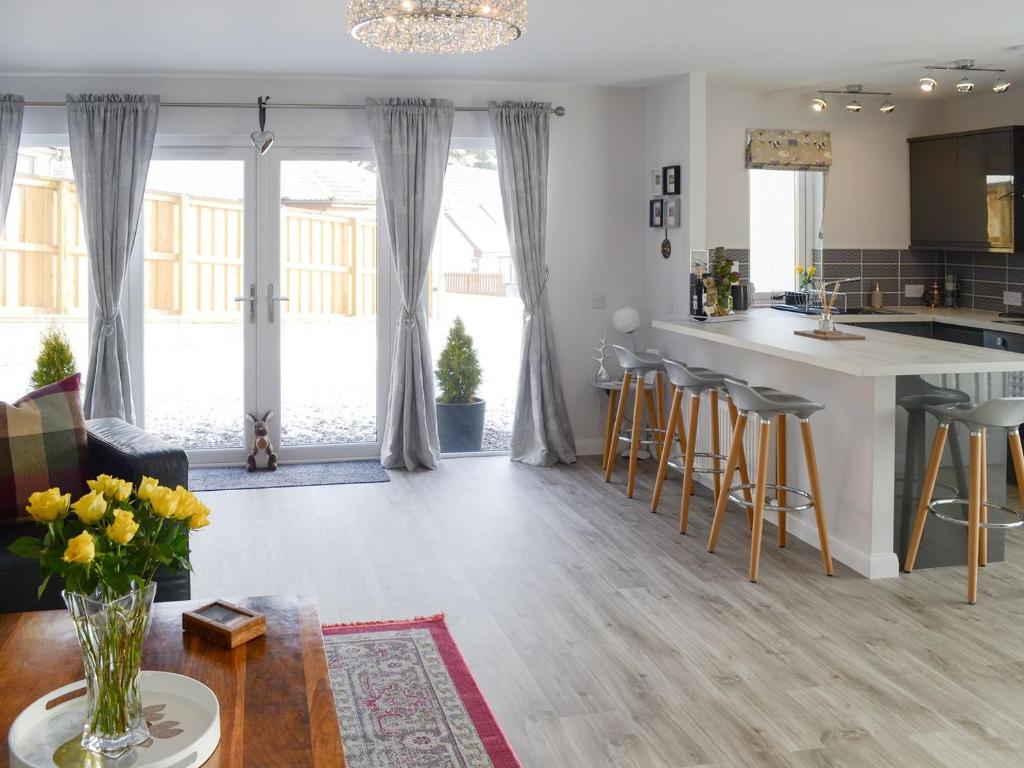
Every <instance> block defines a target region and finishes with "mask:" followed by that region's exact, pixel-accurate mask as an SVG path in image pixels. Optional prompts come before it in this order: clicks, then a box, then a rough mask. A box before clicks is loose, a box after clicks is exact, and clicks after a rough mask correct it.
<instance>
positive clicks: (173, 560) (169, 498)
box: [9, 475, 210, 600]
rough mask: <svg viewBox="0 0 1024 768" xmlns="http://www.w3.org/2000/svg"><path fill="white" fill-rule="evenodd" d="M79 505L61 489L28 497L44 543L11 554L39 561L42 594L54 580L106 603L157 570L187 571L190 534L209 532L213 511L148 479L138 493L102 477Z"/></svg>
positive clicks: (18, 546) (33, 541) (17, 545)
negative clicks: (43, 528) (41, 527)
mask: <svg viewBox="0 0 1024 768" xmlns="http://www.w3.org/2000/svg"><path fill="white" fill-rule="evenodd" d="M88 485H89V492H88V493H86V494H84V495H83V496H81V497H80V498H79V499H77V500H76V501H74V502H72V501H71V494H69V493H64V494H62V493H61V492H60V489H58V488H50V489H49V490H47V491H39V492H37V493H33V494H32V495H31V496H29V503H28V506H27V507H26V511H27V512H28V514H29V516H31V517H32V519H33V520H35V521H36V522H38V523H41V524H42V525H45V526H46V529H47V530H46V535H45V536H44V537H43V539H42V540H40V539H37V538H35V537H32V536H23V537H22V538H20V539H18V540H17V541H15V542H14V543H13V544H11V546H10V547H9V549H10V551H11V552H13V553H14V554H16V555H19V556H21V557H27V558H32V559H35V560H38V561H39V567H40V570H41V572H42V575H43V580H42V583H41V584H40V585H39V594H40V595H42V593H43V590H45V589H46V585H47V584H48V583H49V581H50V579H51V578H52V577H53V576H54V575H56V576H58V577H60V578H61V579H62V580H63V581H64V586H65V589H66V591H68V592H75V593H78V594H83V595H92V594H94V593H96V592H97V590H98V591H99V592H100V594H101V595H102V597H103V599H106V600H112V599H116V598H118V597H121V596H123V595H125V594H127V593H128V592H130V591H131V590H133V589H145V588H146V587H147V586H148V585H149V584H150V583H151V582H152V581H153V576H154V574H155V573H156V570H157V568H159V567H160V566H161V565H166V566H167V567H168V568H170V569H171V570H172V571H178V570H180V569H182V568H185V569H189V570H191V568H192V566H191V564H190V563H189V561H188V537H189V534H190V533H191V532H192V531H194V530H196V529H199V528H204V527H206V526H207V525H208V524H209V518H210V510H209V509H208V508H207V506H206V505H205V504H203V503H202V502H201V501H199V499H197V498H196V497H195V496H194V495H193V494H192V493H191V492H189V491H188V490H186V489H185V488H182V487H181V486H178V487H177V488H174V489H171V488H166V487H164V486H162V485H160V484H159V483H158V482H157V481H156V480H154V479H153V478H151V477H143V478H142V482H140V483H139V485H138V487H135V486H133V484H132V483H130V482H128V481H127V480H120V479H118V478H116V477H111V476H110V475H100V476H99V477H97V478H96V479H95V480H90V481H89V483H88Z"/></svg>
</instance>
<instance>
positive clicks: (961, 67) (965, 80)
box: [919, 59, 1010, 93]
mask: <svg viewBox="0 0 1024 768" xmlns="http://www.w3.org/2000/svg"><path fill="white" fill-rule="evenodd" d="M933 69H941V70H946V71H948V72H960V73H961V74H962V77H961V78H960V80H958V81H957V82H956V83H954V85H953V87H954V88H956V90H957V92H958V93H970V92H971V91H973V90H974V88H975V82H974V78H973V77H972V76H971V73H972V72H995V73H996V74H998V75H999V77H997V78H996V81H995V83H993V84H992V90H993V91H994V92H995V93H1006V91H1007V90H1009V88H1010V81H1009V80H1007V79H1006V78H1005V77H1004V75H1005V74H1006V70H1005V69H992V68H990V67H976V66H974V59H957V60H956V61H954V62H952V63H950V64H936V65H934V66H931V67H928V75H927V76H926V77H922V78H921V79H920V81H919V82H920V84H921V90H922V91H924V92H925V93H931V91H932V90H934V89H935V87H936V86H937V85H938V83H937V82H936V81H935V78H933V77H932V70H933Z"/></svg>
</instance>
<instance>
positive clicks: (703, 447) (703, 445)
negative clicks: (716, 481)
mask: <svg viewBox="0 0 1024 768" xmlns="http://www.w3.org/2000/svg"><path fill="white" fill-rule="evenodd" d="M683 412H684V413H687V414H688V413H689V406H688V404H687V403H686V402H685V401H684V403H683ZM757 425H758V420H757V418H756V416H752V417H751V418H750V419H748V420H747V429H746V434H745V435H744V437H743V449H744V451H745V452H746V454H747V467H748V469H749V471H750V481H751V482H753V481H754V478H755V476H756V475H755V472H756V471H757ZM718 429H719V435H718V449H719V451H720V452H721V453H722V454H728V453H729V443H730V441H731V440H732V422H731V421H730V419H729V407H728V405H726V400H725V398H724V397H722V396H721V395H719V396H718ZM787 437H788V433H787ZM697 450H698V451H707V452H709V453H710V451H711V398H710V396H709V395H708V394H705V395H704V397H703V398H702V400H701V404H700V418H699V419H698V425H697ZM774 453H775V434H774V431H773V433H772V451H771V454H772V457H774ZM769 461H771V462H772V463H771V464H769V465H768V472H769V475H768V478H769V482H774V478H775V475H774V474H773V471H774V470H773V467H774V458H770V459H769ZM702 464H703V462H702ZM701 479H702V481H703V482H705V483H706V484H707V485H709V486H710V485H711V476H710V475H703V476H702V477H701ZM737 483H739V473H738V472H737V473H736V476H735V477H734V478H733V485H735V484H737Z"/></svg>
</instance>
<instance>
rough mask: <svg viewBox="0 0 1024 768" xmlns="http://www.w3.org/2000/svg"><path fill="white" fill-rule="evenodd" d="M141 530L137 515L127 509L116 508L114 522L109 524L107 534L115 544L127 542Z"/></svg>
mask: <svg viewBox="0 0 1024 768" xmlns="http://www.w3.org/2000/svg"><path fill="white" fill-rule="evenodd" d="M138 530H139V524H138V523H137V522H135V515H133V514H132V513H131V512H129V511H128V510H127V509H115V510H114V524H113V525H108V526H107V536H108V537H109V538H110V540H111V541H112V542H114V543H115V544H122V545H123V544H127V543H128V542H129V541H131V540H132V539H133V538H134V537H135V534H136V533H137V532H138Z"/></svg>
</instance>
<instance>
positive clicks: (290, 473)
mask: <svg viewBox="0 0 1024 768" xmlns="http://www.w3.org/2000/svg"><path fill="white" fill-rule="evenodd" d="M389 482H391V478H390V477H388V473H387V472H385V471H384V467H382V466H381V465H380V462H379V461H375V460H372V459H371V460H366V461H332V462H325V463H322V464H278V465H277V469H276V470H274V471H273V472H268V471H267V470H262V469H261V470H257V471H255V472H249V471H248V470H247V469H246V468H245V467H195V468H193V469H190V470H189V471H188V487H189V490H192V491H236V490H241V489H243V488H291V487H293V486H298V485H348V484H350V483H389Z"/></svg>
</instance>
